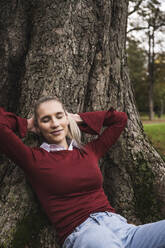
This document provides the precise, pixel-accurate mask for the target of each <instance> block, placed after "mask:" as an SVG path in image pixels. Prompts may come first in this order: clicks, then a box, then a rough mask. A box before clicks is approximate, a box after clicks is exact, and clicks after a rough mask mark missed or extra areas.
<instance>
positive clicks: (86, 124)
mask: <svg viewBox="0 0 165 248" xmlns="http://www.w3.org/2000/svg"><path fill="white" fill-rule="evenodd" d="M126 122H127V116H126V114H125V113H123V112H117V111H115V110H114V109H113V108H111V109H110V110H109V111H97V112H87V113H80V114H69V113H67V112H66V110H65V108H64V107H63V105H62V103H61V102H60V101H59V100H58V99H56V98H54V97H45V98H42V99H40V100H39V102H38V103H37V104H36V106H35V111H34V118H31V119H28V120H26V119H23V118H20V117H18V116H16V115H15V114H12V113H8V112H6V111H5V110H4V109H3V108H0V150H1V152H2V153H4V154H6V155H7V156H8V157H9V158H11V159H12V160H13V161H15V162H16V163H17V164H18V165H19V166H20V167H21V168H22V169H23V170H24V171H25V173H26V175H27V178H28V179H29V181H30V183H31V185H32V187H33V189H34V190H35V192H36V194H37V196H38V199H39V201H40V202H41V204H42V206H43V208H44V210H45V212H46V213H47V215H48V217H49V219H50V220H51V222H52V223H53V225H54V226H55V228H56V230H57V232H58V236H59V241H60V244H61V245H62V247H63V248H126V247H127V248H148V247H150V248H163V247H165V221H159V222H156V223H152V224H146V225H141V226H135V225H132V224H128V223H127V221H126V219H125V218H123V217H122V216H120V215H118V214H116V213H114V209H113V208H112V207H111V206H110V204H109V202H108V200H107V197H106V196H105V194H104V191H103V187H102V183H103V179H102V175H101V172H100V169H99V167H98V160H99V159H100V158H101V157H102V156H103V155H104V154H105V153H106V152H107V151H108V149H109V148H110V147H111V146H112V145H113V144H114V143H115V142H116V140H117V139H118V137H119V136H120V134H121V132H122V130H123V129H124V127H125V125H126ZM76 123H77V124H78V126H79V128H80V129H81V130H82V131H84V132H88V133H90V134H97V135H98V138H96V139H94V140H93V141H91V142H89V143H87V144H86V145H82V144H81V140H80V131H79V128H78V126H77V124H76ZM102 126H107V128H106V129H105V130H104V131H103V132H102V133H101V134H100V131H101V128H102ZM15 131H17V132H18V133H19V135H20V137H24V136H25V135H26V133H27V131H33V132H37V133H38V134H39V135H40V136H42V138H43V140H44V142H43V143H42V144H41V146H40V147H36V148H31V147H28V146H26V145H25V144H23V143H22V141H21V139H20V138H19V137H18V136H16V134H15Z"/></svg>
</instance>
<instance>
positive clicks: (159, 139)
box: [143, 123, 165, 157]
mask: <svg viewBox="0 0 165 248" xmlns="http://www.w3.org/2000/svg"><path fill="white" fill-rule="evenodd" d="M143 126H144V131H145V133H146V134H147V136H148V137H149V139H150V140H151V142H152V144H153V146H154V147H155V148H156V150H157V151H158V152H159V153H160V154H161V155H162V156H163V157H165V123H149V124H146V123H143Z"/></svg>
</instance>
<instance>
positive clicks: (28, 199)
mask: <svg viewBox="0 0 165 248" xmlns="http://www.w3.org/2000/svg"><path fill="white" fill-rule="evenodd" d="M127 8H128V0H125V1H123V0H118V1H115V0H95V1H93V0H74V1H73V0H70V1H66V0H61V1H57V0H47V1H44V0H36V1H33V0H29V1H25V0H24V1H18V0H1V3H0V15H1V19H0V33H1V40H0V53H1V56H0V69H1V74H0V77H1V80H0V103H1V105H3V106H4V107H5V108H7V110H9V111H13V112H15V113H17V114H19V115H21V116H23V117H29V116H31V114H32V110H33V105H34V103H35V101H36V99H38V98H39V97H40V96H41V95H50V94H51V95H56V96H58V97H59V98H60V99H62V101H63V103H64V104H65V105H66V106H67V107H68V111H72V112H75V113H76V112H81V111H92V110H101V109H108V108H109V107H110V106H113V107H114V108H116V109H117V110H121V111H125V112H126V113H127V114H128V118H129V120H128V125H127V128H126V129H125V131H124V132H123V134H122V136H121V137H120V139H119V141H118V142H117V144H116V145H114V147H113V148H112V149H111V151H110V152H109V153H108V154H107V156H106V157H105V158H104V159H103V160H102V163H101V170H102V172H103V175H104V188H105V192H106V193H107V196H108V198H109V200H110V202H111V204H112V205H113V206H114V207H115V208H116V210H117V212H119V213H121V214H123V215H124V216H125V217H127V218H128V220H129V221H131V222H134V223H135V224H136V223H137V224H138V223H145V222H149V221H155V220H158V219H161V218H163V217H164V216H165V207H164V206H165V193H164V192H165V179H164V173H165V164H164V161H163V160H162V159H161V157H160V156H159V154H158V153H157V152H156V151H155V149H154V148H153V147H152V146H151V144H150V142H149V141H148V139H147V137H146V135H145V134H144V131H143V127H142V123H141V121H140V119H139V114H138V112H137V109H136V106H135V100H134V96H133V91H132V87H131V83H130V80H129V75H128V72H127V65H126V56H125V40H126V23H127ZM25 142H26V143H28V144H29V143H33V142H34V139H33V137H31V136H30V137H28V138H27V139H26V140H25ZM0 159H1V166H0V247H2V248H6V247H7V248H10V247H12V248H17V247H19V248H20V247H21V248H22V247H26V248H27V247H29V248H34V247H41V248H49V247H51V248H55V247H56V248H57V247H58V244H57V243H56V235H55V231H54V229H53V228H52V227H51V225H50V223H49V221H48V220H47V217H46V216H45V215H44V213H43V210H42V209H40V206H39V204H38V201H37V199H36V196H35V194H34V193H33V190H32V189H31V187H30V185H29V184H28V182H26V178H25V176H24V174H23V172H22V171H21V170H20V169H19V168H18V167H17V166H16V165H15V164H13V163H12V162H11V161H9V160H8V159H7V158H4V157H3V156H1V158H0Z"/></svg>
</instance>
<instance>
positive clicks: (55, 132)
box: [51, 129, 63, 135]
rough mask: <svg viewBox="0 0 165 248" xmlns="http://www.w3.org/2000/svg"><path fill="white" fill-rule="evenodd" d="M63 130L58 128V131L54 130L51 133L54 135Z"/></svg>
mask: <svg viewBox="0 0 165 248" xmlns="http://www.w3.org/2000/svg"><path fill="white" fill-rule="evenodd" d="M62 131H63V129H61V130H57V131H53V132H51V134H52V135H59V134H61V132H62Z"/></svg>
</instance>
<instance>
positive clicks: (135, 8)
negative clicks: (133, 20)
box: [128, 0, 143, 16]
mask: <svg viewBox="0 0 165 248" xmlns="http://www.w3.org/2000/svg"><path fill="white" fill-rule="evenodd" d="M142 2H143V0H139V1H138V3H137V4H136V5H135V7H134V9H133V10H132V11H131V12H129V13H128V15H129V16H130V15H132V14H133V13H134V12H136V11H137V10H138V8H139V6H140V5H141V3H142Z"/></svg>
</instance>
